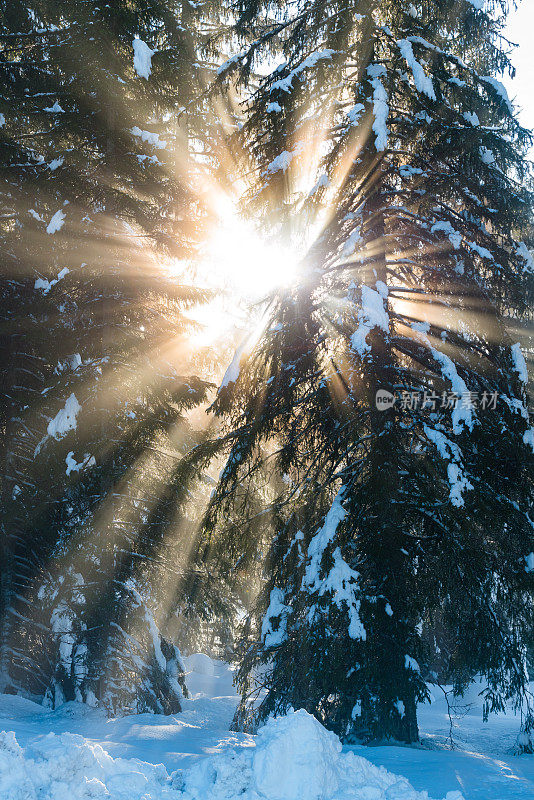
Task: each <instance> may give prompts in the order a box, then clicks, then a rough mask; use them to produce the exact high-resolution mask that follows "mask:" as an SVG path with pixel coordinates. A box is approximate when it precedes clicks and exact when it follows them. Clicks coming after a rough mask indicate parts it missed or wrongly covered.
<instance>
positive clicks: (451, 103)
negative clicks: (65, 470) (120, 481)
mask: <svg viewBox="0 0 534 800" xmlns="http://www.w3.org/2000/svg"><path fill="white" fill-rule="evenodd" d="M239 9H240V16H239V18H238V20H237V23H236V28H235V29H236V34H241V42H242V46H241V49H240V51H239V54H238V56H236V58H235V59H234V60H233V61H231V62H229V63H228V66H227V68H226V69H225V70H224V73H223V78H225V79H226V78H231V77H232V76H234V79H235V80H236V81H244V82H245V83H249V82H250V81H251V80H252V78H251V75H252V70H253V69H254V65H256V66H258V67H259V66H260V65H261V70H260V75H259V76H257V78H255V80H257V85H256V86H253V87H252V89H251V94H250V100H249V102H248V107H247V111H248V114H247V120H246V122H245V124H244V125H243V128H242V131H241V132H240V134H239V135H238V140H237V144H238V146H242V147H243V149H244V151H245V153H246V154H247V156H248V167H249V168H253V169H254V170H255V174H256V176H257V181H256V184H255V185H254V187H253V190H252V191H251V194H250V197H249V204H250V207H253V208H255V209H259V210H261V211H262V212H263V214H264V219H265V220H266V221H271V222H272V221H273V220H281V222H280V221H279V222H278V227H276V226H275V225H274V224H273V235H277V236H280V237H284V236H287V237H288V238H290V237H295V236H303V235H304V234H305V232H306V228H307V226H308V228H311V229H312V231H313V225H314V224H315V225H316V226H317V227H318V228H319V233H318V235H316V236H315V237H314V238H312V242H311V245H310V246H309V249H308V252H307V254H306V256H305V258H304V259H303V262H302V269H301V274H300V276H299V279H298V285H297V286H295V287H294V288H293V289H291V290H289V291H281V292H279V293H278V294H277V295H276V296H275V297H273V299H272V303H271V316H270V320H269V323H268V324H267V327H266V330H265V332H264V334H263V336H262V338H261V339H260V342H259V344H258V345H257V346H256V347H255V348H254V349H253V351H252V353H251V354H250V355H249V356H247V357H243V358H242V361H241V371H240V373H239V376H238V378H237V379H236V380H235V381H234V382H233V383H232V384H230V385H229V386H225V387H224V388H223V389H222V390H221V391H220V393H219V398H218V401H217V403H216V406H215V409H216V411H217V413H218V414H219V415H221V417H223V418H224V420H225V423H226V426H227V428H226V430H227V434H226V435H227V439H226V440H225V444H226V445H227V446H228V449H229V458H228V461H227V465H226V468H225V470H224V472H223V473H222V476H221V480H220V483H219V486H218V489H217V493H216V495H215V496H214V498H213V501H212V505H211V508H210V511H209V514H208V517H207V520H206V525H207V530H208V531H211V533H210V537H211V542H210V548H209V549H211V552H214V553H215V552H216V551H217V549H223V547H224V546H225V545H226V543H227V541H228V540H232V539H233V540H234V542H235V541H238V542H239V543H240V544H239V545H236V544H234V547H235V548H236V549H238V550H239V549H240V551H241V557H243V553H245V550H246V552H250V549H251V545H250V541H246V539H245V537H246V536H247V535H248V533H249V527H248V526H246V525H245V526H244V527H243V534H244V535H243V536H240V530H239V528H238V527H235V526H232V527H231V528H228V527H225V520H226V519H227V517H228V514H229V513H233V514H235V515H236V516H238V517H239V516H240V515H241V517H242V518H244V519H247V518H248V514H247V509H246V498H247V491H246V487H247V486H256V488H258V487H262V488H263V491H264V498H265V505H264V514H265V516H264V519H266V520H267V519H269V512H270V519H271V531H272V532H271V535H270V542H269V556H268V559H267V562H266V565H265V577H266V585H265V589H264V591H263V592H262V593H261V594H260V596H259V599H258V603H257V607H256V610H255V614H254V617H253V620H252V625H251V629H250V630H249V631H247V635H246V636H245V639H244V642H243V646H244V647H245V655H244V660H243V663H242V667H241V670H240V673H239V684H240V686H241V688H242V690H243V703H242V706H241V708H240V710H239V712H238V715H237V718H236V724H237V725H238V726H241V725H245V726H247V725H248V726H250V725H254V724H256V723H257V722H258V721H261V720H264V719H266V718H267V716H268V715H269V714H271V713H273V712H276V713H277V712H284V711H286V710H287V709H288V708H289V707H291V706H292V707H294V708H300V707H303V708H306V709H307V710H308V711H310V712H311V713H313V714H315V715H316V716H317V717H318V718H319V719H320V720H321V721H322V722H323V723H324V724H325V725H327V726H328V727H330V728H332V729H333V730H335V731H336V732H337V733H338V734H340V735H341V736H342V737H344V738H345V739H347V740H349V741H350V740H352V739H354V738H359V739H361V738H363V739H365V740H380V739H382V738H384V737H393V738H396V739H401V740H404V741H407V742H413V741H415V740H417V738H418V730H417V719H416V707H417V704H418V703H420V702H422V701H424V700H425V698H426V696H427V688H426V681H427V680H429V679H430V680H432V679H434V680H436V676H435V675H434V677H433V675H432V673H431V665H432V664H433V663H434V662H435V657H436V653H435V652H432V650H433V647H432V646H431V643H432V642H433V641H435V637H434V638H433V637H432V636H430V637H429V636H428V635H423V630H424V628H425V626H426V627H427V628H428V627H430V629H432V628H433V626H434V625H436V624H437V623H438V622H439V624H440V625H444V626H445V630H446V631H447V632H448V635H449V636H450V638H451V640H452V641H453V642H454V646H453V647H452V651H451V653H450V658H449V659H448V663H447V665H446V671H447V674H448V675H449V676H451V677H452V679H453V680H454V682H455V684H456V689H457V690H458V691H461V690H462V689H463V688H464V687H465V685H466V684H467V683H468V682H469V680H470V679H471V678H472V677H473V676H474V675H475V674H479V675H482V676H483V677H484V679H485V681H486V683H487V689H486V693H485V700H486V710H487V712H488V713H489V712H490V711H495V710H499V709H501V708H502V707H503V704H504V702H505V700H507V699H510V698H514V699H515V700H516V702H517V704H518V706H521V708H522V713H523V728H524V731H525V733H524V738H523V746H524V748H525V749H528V748H529V747H531V746H532V745H531V740H530V739H529V736H530V733H531V731H532V726H533V717H532V706H531V699H530V696H529V693H528V675H527V671H526V661H525V638H526V635H527V632H528V631H529V630H531V627H532V622H533V614H532V573H531V571H529V562H528V554H529V553H531V552H532V550H533V549H534V547H533V540H532V521H531V518H530V517H529V514H530V513H531V500H532V494H531V488H532V487H531V477H532V471H531V470H532V446H533V434H532V429H531V428H530V427H529V419H528V410H527V404H526V402H527V401H526V393H525V392H526V381H527V376H526V366H525V363H524V359H523V356H522V354H521V350H520V347H519V345H518V344H517V343H516V341H515V340H514V339H513V338H511V335H510V333H509V331H510V330H511V329H513V327H514V324H515V323H516V322H517V321H518V320H520V319H521V318H524V316H525V315H526V314H527V313H528V309H529V305H530V303H531V300H532V271H533V264H532V259H531V258H530V255H529V251H528V249H527V246H526V244H525V241H526V243H527V244H528V241H529V239H528V237H529V235H530V224H531V217H530V213H531V203H532V195H531V193H530V191H529V186H530V173H529V166H528V163H527V162H526V161H525V152H526V148H527V146H528V145H529V144H530V142H531V139H530V135H529V134H528V132H527V131H525V130H523V129H521V127H520V126H519V124H518V122H517V121H516V119H515V117H514V112H513V108H512V106H511V104H510V101H509V99H508V97H507V95H506V92H505V90H504V88H503V86H502V84H501V82H500V80H499V76H500V75H501V74H502V73H503V72H504V71H505V70H509V69H511V65H510V62H509V60H508V56H507V53H506V50H507V45H506V42H505V41H504V40H503V39H502V36H501V29H502V14H503V13H504V12H505V10H506V3H504V2H502V3H501V2H495V3H493V4H492V8H491V9H490V10H488V11H485V10H483V9H481V8H479V4H475V3H471V2H468V0H462V1H461V2H456V0H455V1H454V2H453V1H452V0H436V1H435V2H430V3H428V2H425V3H417V2H416V3H408V2H405V1H404V0H401V1H399V0H395V2H393V1H391V2H388V0H382V2H380V3H377V2H365V1H364V0H340V2H333V3H329V4H328V5H327V6H325V4H324V3H320V2H313V1H312V0H310V2H302V3H294V4H291V6H288V5H287V4H278V5H277V4H273V3H269V4H263V3H256V2H242V3H240V4H239ZM251 42H252V43H251ZM273 51H274V52H276V53H277V54H278V55H277V57H276V58H272V56H271V60H270V61H269V62H267V61H266V59H267V54H268V53H271V54H272V52H273ZM273 62H274V64H275V66H274V67H272V68H270V69H269V70H266V69H265V64H266V63H269V64H272V63H273ZM314 169H315V174H313V172H314ZM303 231H304V233H303ZM379 391H385V392H389V393H390V395H389V396H390V397H391V395H395V396H396V402H395V403H394V404H392V405H389V407H386V408H385V409H383V408H377V405H376V402H375V398H376V396H377V392H379ZM454 395H456V396H457V400H458V401H457V402H454ZM451 396H452V397H453V400H452V401H451V399H450V398H451ZM280 479H283V481H284V482H285V484H284V488H283V490H280V489H279V488H278V487H277V486H276V481H278V482H279V481H280ZM261 537H263V540H265V539H267V540H269V534H268V532H267V526H264V527H263V530H262V533H261V534H259V535H258V537H257V538H256V542H259V541H261ZM217 543H218V544H217ZM221 543H222V544H221ZM205 557H208V558H209V556H205ZM255 675H259V676H261V677H259V678H254V676H255ZM262 689H263V690H266V691H265V692H264V693H263V694H262V695H261V696H260V697H259V699H257V702H256V698H257V696H258V692H259V691H260V690H262Z"/></svg>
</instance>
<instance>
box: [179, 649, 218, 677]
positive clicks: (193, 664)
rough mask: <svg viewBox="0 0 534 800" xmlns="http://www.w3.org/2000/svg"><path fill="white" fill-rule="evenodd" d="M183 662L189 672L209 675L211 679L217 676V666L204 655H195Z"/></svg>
mask: <svg viewBox="0 0 534 800" xmlns="http://www.w3.org/2000/svg"><path fill="white" fill-rule="evenodd" d="M183 661H184V664H185V667H186V669H187V670H188V671H189V672H196V674H197V675H208V676H209V677H210V678H212V677H213V676H214V675H215V664H214V663H213V661H212V660H211V658H210V657H209V656H207V655H205V654H204V653H193V654H192V655H190V656H187V657H185V658H184V660H183Z"/></svg>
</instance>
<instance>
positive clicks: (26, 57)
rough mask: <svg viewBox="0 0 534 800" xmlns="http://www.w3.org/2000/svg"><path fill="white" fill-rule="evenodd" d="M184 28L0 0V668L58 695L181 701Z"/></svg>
mask: <svg viewBox="0 0 534 800" xmlns="http://www.w3.org/2000/svg"><path fill="white" fill-rule="evenodd" d="M182 6H183V8H182ZM184 8H185V12H184V13H186V14H187V26H184V25H182V22H181V18H180V14H181V13H182V12H183V11H184ZM197 23H198V12H196V11H195V10H194V9H193V8H192V6H190V5H189V4H187V3H183V4H181V3H173V2H164V1H162V2H156V3H153V2H151V3H146V2H143V0H140V2H134V3H131V2H118V3H110V4H100V3H97V2H89V3H84V4H82V5H79V4H72V3H64V2H35V3H32V2H20V3H19V2H15V3H11V2H8V3H3V4H2V22H1V23H0V24H1V28H0V47H1V52H0V73H1V74H2V83H3V87H4V88H3V91H2V100H1V112H2V117H1V121H2V127H1V129H0V135H1V137H2V147H1V158H2V191H3V213H2V219H1V225H2V230H1V238H2V250H3V253H4V258H3V276H2V292H3V299H5V300H6V302H5V304H4V306H3V312H2V314H3V316H2V376H3V380H4V392H5V400H4V404H3V407H2V420H1V424H2V469H3V475H2V479H3V480H2V491H3V498H2V499H3V501H4V502H3V507H2V520H1V524H2V593H1V601H0V602H1V607H0V620H1V624H2V642H1V645H2V653H3V664H2V669H3V678H2V681H3V688H4V689H5V690H7V691H24V692H26V693H30V694H32V695H36V696H43V695H46V697H47V698H48V700H49V701H50V702H52V703H55V702H62V701H63V700H73V699H78V700H88V701H91V702H101V703H103V704H104V705H106V706H107V707H108V708H109V709H110V710H111V711H117V710H118V709H119V708H129V709H133V710H135V709H137V710H148V709H151V710H154V711H165V712H167V711H169V710H171V711H174V710H177V709H179V698H180V694H181V691H182V684H183V676H182V672H183V670H182V668H181V666H180V659H179V654H178V653H177V652H176V650H175V648H174V646H173V645H171V644H170V643H168V642H166V641H165V640H164V639H162V637H161V635H160V633H159V632H158V630H157V625H156V621H155V618H154V608H155V607H156V604H155V602H154V592H153V590H152V589H151V587H150V583H149V581H148V578H147V577H146V575H145V572H146V571H147V570H146V567H147V565H148V566H150V564H151V563H152V562H151V558H153V557H155V554H157V552H158V551H159V549H161V547H162V542H164V541H165V536H166V528H165V525H163V524H160V525H159V526H157V525H155V524H147V520H148V521H149V523H150V522H153V520H152V519H149V518H150V515H151V514H152V516H154V512H153V507H154V505H155V502H156V500H157V499H158V496H159V495H160V494H161V493H162V492H163V490H164V485H165V478H166V476H167V474H168V473H169V471H170V469H171V467H172V466H173V465H174V463H175V461H176V459H177V458H178V457H179V456H180V453H181V452H183V451H184V450H186V449H187V448H188V447H189V446H190V444H191V442H192V441H193V435H194V433H193V431H192V429H191V426H190V425H189V423H188V422H187V419H186V415H187V412H188V411H189V410H190V409H192V408H194V407H195V406H196V405H198V403H200V402H201V401H202V400H203V398H204V396H205V393H206V389H207V384H206V382H205V381H201V380H199V379H197V378H195V377H191V376H188V375H185V376H184V373H183V367H184V365H185V359H184V357H183V349H184V342H185V337H186V334H187V330H188V328H189V322H188V320H187V318H186V317H185V315H184V310H186V309H187V308H189V307H191V306H192V305H193V304H195V303H197V302H199V301H201V300H203V298H204V293H203V292H199V291H197V290H195V289H194V288H192V287H191V286H189V285H185V284H183V283H182V282H181V281H180V280H179V279H177V277H176V276H175V274H174V272H173V269H174V267H173V264H176V263H177V262H179V261H183V260H184V259H187V258H189V257H190V256H191V254H192V253H193V252H194V248H195V244H196V241H198V238H199V236H200V231H201V228H202V219H203V218H205V216H206V214H205V208H203V203H202V199H201V197H200V196H199V193H198V191H197V190H196V186H195V183H196V181H197V177H196V175H195V173H194V165H192V163H191V160H190V158H189V153H188V150H189V149H190V148H191V149H192V145H191V144H190V143H191V142H192V141H193V138H194V137H196V142H197V143H198V141H199V140H201V139H202V136H206V135H207V134H206V131H205V130H204V131H200V130H198V124H199V123H200V120H201V117H200V115H199V114H195V113H193V110H192V105H191V103H192V97H193V96H194V94H195V93H196V94H199V93H200V90H201V88H202V80H201V75H200V72H201V65H199V64H196V63H195V56H196V55H197V52H196V51H197V50H198V47H199V46H200V45H199V41H198V37H197V38H196V39H195V36H196V32H197V31H198V25H197ZM155 451H158V452H157V453H156V452H155ZM152 456H153V457H152ZM174 511H175V512H176V508H174ZM167 516H169V512H168V513H167Z"/></svg>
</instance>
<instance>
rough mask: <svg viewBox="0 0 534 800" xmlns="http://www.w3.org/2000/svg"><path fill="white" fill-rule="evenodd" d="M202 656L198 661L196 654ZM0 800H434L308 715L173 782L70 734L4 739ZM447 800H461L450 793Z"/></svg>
mask: <svg viewBox="0 0 534 800" xmlns="http://www.w3.org/2000/svg"><path fill="white" fill-rule="evenodd" d="M197 655H198V654H197ZM0 797H1V798H2V800H87V799H88V798H95V800H104V798H106V800H429V797H428V794H427V793H426V792H417V791H415V789H413V787H412V786H411V785H410V784H409V783H408V781H407V780H406V779H405V778H401V777H399V776H397V775H393V774H392V773H391V772H388V771H387V770H386V769H385V768H384V767H376V766H374V765H373V764H371V763H370V762H369V761H367V759H365V758H362V757H360V756H357V755H355V754H354V753H353V752H348V753H342V751H341V743H340V741H339V739H338V738H337V736H335V735H334V734H333V733H330V732H328V731H327V730H325V728H323V726H322V725H321V724H320V723H319V722H317V720H316V719H315V718H314V717H312V716H310V714H308V713H307V712H306V711H304V710H301V711H296V712H291V713H289V714H288V715H287V716H285V717H278V718H276V719H271V720H269V721H268V722H267V724H266V725H265V726H264V727H263V728H262V729H261V730H260V731H259V733H258V735H257V737H256V746H255V747H234V748H227V749H226V750H223V751H222V752H219V753H217V754H215V755H211V756H207V757H205V758H201V759H200V760H199V761H197V762H196V763H195V764H194V765H193V766H192V767H191V768H190V769H187V770H177V771H175V772H173V773H172V774H171V775H169V774H168V773H167V771H166V769H165V767H164V766H163V765H162V764H148V763H146V762H144V761H138V760H136V759H124V758H112V757H111V756H110V755H109V754H108V753H107V752H106V751H105V750H104V748H103V747H102V746H101V745H99V744H97V743H95V742H91V741H89V740H87V739H85V738H84V737H83V736H79V735H77V734H72V733H62V734H59V735H57V734H54V733H49V734H48V735H46V736H43V737H41V738H39V739H38V740H37V741H36V742H34V743H33V744H31V745H30V746H28V747H27V748H26V749H23V748H21V747H20V746H19V744H18V742H17V740H16V738H15V734H14V733H12V732H10V733H6V732H5V731H4V732H2V733H0ZM445 800H462V795H461V794H460V793H459V792H449V793H448V794H447V796H446V798H445Z"/></svg>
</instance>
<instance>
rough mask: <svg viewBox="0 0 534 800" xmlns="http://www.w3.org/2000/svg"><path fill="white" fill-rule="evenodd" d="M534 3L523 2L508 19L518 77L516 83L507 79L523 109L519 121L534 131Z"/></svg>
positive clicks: (513, 58)
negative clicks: (514, 43)
mask: <svg viewBox="0 0 534 800" xmlns="http://www.w3.org/2000/svg"><path fill="white" fill-rule="evenodd" d="M533 33H534V0H523V1H522V3H520V5H519V8H518V9H517V10H516V11H511V12H510V14H509V16H508V25H507V29H506V35H507V37H508V39H510V40H511V41H512V42H516V43H517V44H518V45H519V47H517V48H516V49H515V50H514V52H513V54H512V61H513V63H514V66H515V67H516V70H517V74H516V77H515V78H514V80H513V81H511V80H510V79H509V78H506V79H505V84H506V88H507V89H508V94H509V95H510V98H511V99H512V100H514V101H515V103H514V104H515V105H516V106H517V107H518V108H519V109H520V113H519V119H520V121H521V123H522V124H523V125H524V126H525V127H526V128H531V129H534V37H533Z"/></svg>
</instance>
